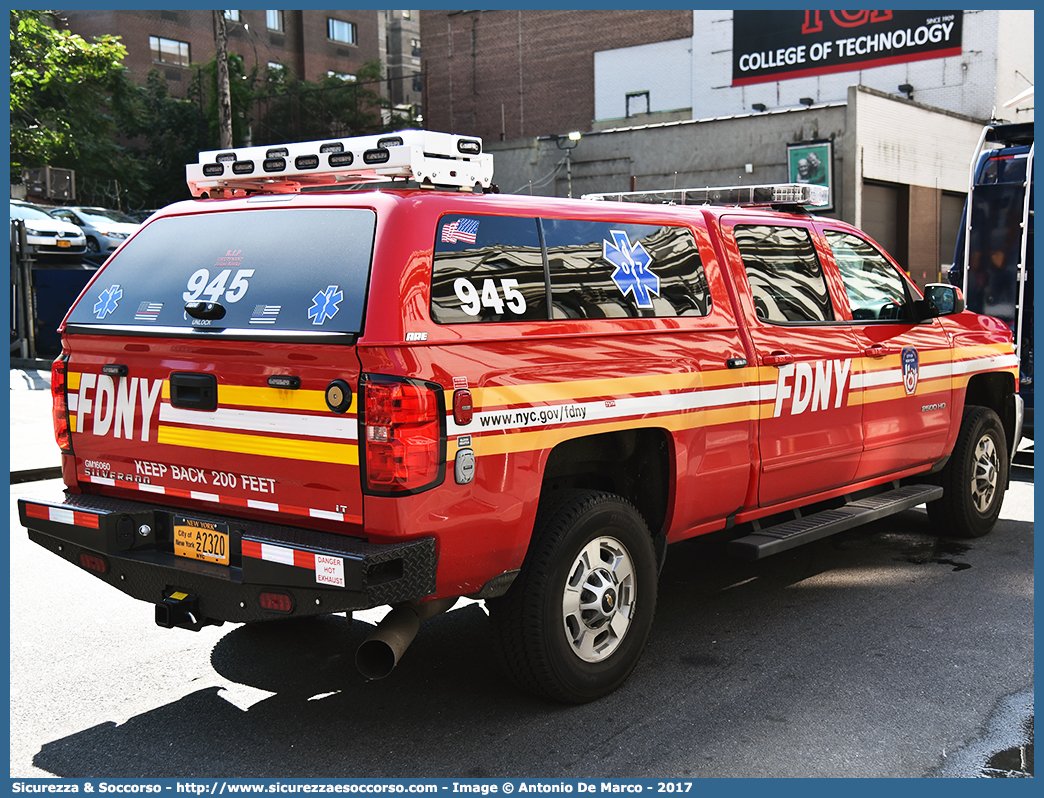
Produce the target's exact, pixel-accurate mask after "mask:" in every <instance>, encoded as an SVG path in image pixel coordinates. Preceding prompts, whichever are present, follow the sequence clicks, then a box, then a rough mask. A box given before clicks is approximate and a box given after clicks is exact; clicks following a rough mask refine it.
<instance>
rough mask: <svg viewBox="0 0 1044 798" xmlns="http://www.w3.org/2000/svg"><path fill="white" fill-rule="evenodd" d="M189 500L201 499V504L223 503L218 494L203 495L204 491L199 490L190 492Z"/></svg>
mask: <svg viewBox="0 0 1044 798" xmlns="http://www.w3.org/2000/svg"><path fill="white" fill-rule="evenodd" d="M189 498H190V499H199V500H200V501H201V502H220V501H221V497H220V496H218V495H217V494H216V493H203V492H202V491H198V490H190V491H189Z"/></svg>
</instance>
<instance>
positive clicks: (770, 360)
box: [761, 352, 794, 366]
mask: <svg viewBox="0 0 1044 798" xmlns="http://www.w3.org/2000/svg"><path fill="white" fill-rule="evenodd" d="M761 362H762V363H764V364H765V365H766V366H785V365H787V364H788V363H793V362H794V356H793V355H792V354H790V353H789V352H773V353H772V354H771V355H762V356H761Z"/></svg>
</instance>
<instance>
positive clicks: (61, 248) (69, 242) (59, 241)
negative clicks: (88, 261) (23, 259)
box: [11, 200, 87, 258]
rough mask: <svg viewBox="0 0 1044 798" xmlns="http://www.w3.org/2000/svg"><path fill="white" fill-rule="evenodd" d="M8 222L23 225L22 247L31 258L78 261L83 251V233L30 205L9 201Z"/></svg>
mask: <svg viewBox="0 0 1044 798" xmlns="http://www.w3.org/2000/svg"><path fill="white" fill-rule="evenodd" d="M11 218H12V219H21V220H22V221H24V222H25V235H26V244H27V245H28V248H29V253H30V254H32V255H46V256H53V257H60V258H66V257H75V258H79V257H80V256H81V255H83V253H84V251H85V250H86V248H87V240H86V237H85V236H84V233H83V230H81V229H80V228H79V227H77V226H76V225H75V224H72V223H70V222H68V221H66V220H63V219H56V218H55V217H53V216H50V215H49V214H48V213H47V212H46V211H43V210H41V209H40V208H39V207H37V206H36V205H32V204H31V203H28V202H22V201H21V200H11Z"/></svg>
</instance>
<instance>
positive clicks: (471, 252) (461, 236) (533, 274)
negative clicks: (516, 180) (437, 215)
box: [431, 214, 547, 324]
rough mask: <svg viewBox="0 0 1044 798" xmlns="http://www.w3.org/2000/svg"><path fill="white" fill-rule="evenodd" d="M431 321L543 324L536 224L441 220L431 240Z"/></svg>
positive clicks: (541, 264) (490, 219) (509, 219)
mask: <svg viewBox="0 0 1044 798" xmlns="http://www.w3.org/2000/svg"><path fill="white" fill-rule="evenodd" d="M431 316H432V318H433V319H434V320H435V321H436V322H438V323H439V324H461V323H464V322H471V321H539V320H543V319H546V318H547V292H546V284H545V281H544V260H543V256H542V253H541V249H540V234H539V232H538V228H537V220H536V219H520V218H512V217H502V216H460V215H458V214H455V215H451V216H443V217H442V219H440V220H439V224H438V228H437V235H436V239H435V266H434V271H433V274H432V279H431Z"/></svg>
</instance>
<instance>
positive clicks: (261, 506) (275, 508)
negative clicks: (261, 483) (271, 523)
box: [247, 499, 279, 513]
mask: <svg viewBox="0 0 1044 798" xmlns="http://www.w3.org/2000/svg"><path fill="white" fill-rule="evenodd" d="M247 507H250V508H251V509H254V510H270V511H271V512H273V513H278V512H279V505H278V504H275V503H273V502H259V501H257V500H256V499H247Z"/></svg>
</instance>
